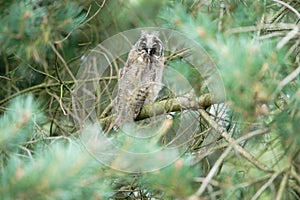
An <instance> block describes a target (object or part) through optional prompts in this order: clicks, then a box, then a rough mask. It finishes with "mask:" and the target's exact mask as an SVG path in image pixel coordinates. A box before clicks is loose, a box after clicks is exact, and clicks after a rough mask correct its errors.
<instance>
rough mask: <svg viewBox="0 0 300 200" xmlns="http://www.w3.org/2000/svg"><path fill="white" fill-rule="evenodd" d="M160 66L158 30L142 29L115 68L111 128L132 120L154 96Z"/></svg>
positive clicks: (159, 82) (159, 79)
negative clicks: (115, 88) (123, 62)
mask: <svg viewBox="0 0 300 200" xmlns="http://www.w3.org/2000/svg"><path fill="white" fill-rule="evenodd" d="M163 69H164V49H163V43H162V41H161V40H160V39H159V33H158V31H153V32H147V31H142V34H141V37H140V38H139V39H138V41H137V42H136V43H135V45H134V46H133V47H132V49H131V50H130V52H129V55H128V58H127V61H126V63H125V65H124V67H123V68H122V69H120V71H119V78H118V91H117V97H116V99H115V105H114V106H115V110H116V118H115V122H114V129H116V128H118V127H120V126H121V125H123V124H124V123H126V122H131V121H133V120H134V119H135V118H136V117H137V115H138V114H139V112H140V110H141V108H142V107H143V106H144V105H147V104H151V103H153V102H154V101H155V99H156V98H157V95H158V93H159V91H160V89H161V87H162V75H163Z"/></svg>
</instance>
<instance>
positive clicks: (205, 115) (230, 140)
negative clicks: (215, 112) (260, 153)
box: [199, 109, 273, 172]
mask: <svg viewBox="0 0 300 200" xmlns="http://www.w3.org/2000/svg"><path fill="white" fill-rule="evenodd" d="M199 112H200V115H201V116H202V117H203V118H204V119H205V120H206V121H207V122H208V123H209V124H210V125H211V127H212V128H213V129H215V130H216V131H218V132H219V133H220V135H221V136H222V137H223V138H224V139H225V140H226V141H227V142H228V143H229V144H230V145H232V146H233V148H234V149H235V150H236V151H237V152H238V153H240V154H241V156H243V157H244V158H245V159H246V160H248V161H249V162H250V163H252V164H253V165H254V166H256V167H257V168H259V169H261V170H263V171H265V172H273V171H272V170H270V169H268V167H267V166H265V165H264V164H262V163H260V162H259V161H258V160H256V158H255V157H254V156H252V155H251V154H250V153H249V152H248V151H246V150H245V149H243V148H242V147H241V146H240V145H239V144H237V143H236V141H235V140H234V139H233V138H232V137H231V136H230V135H229V134H228V133H227V131H225V130H222V129H221V128H220V127H219V125H218V124H217V123H216V122H215V121H214V120H212V119H211V118H210V116H209V114H208V113H207V112H206V111H205V110H203V109H200V110H199Z"/></svg>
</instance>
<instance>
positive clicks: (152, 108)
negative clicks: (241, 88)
mask: <svg viewBox="0 0 300 200" xmlns="http://www.w3.org/2000/svg"><path fill="white" fill-rule="evenodd" d="M215 103H221V101H219V100H216V99H215V98H214V96H213V95H212V94H203V95H201V96H200V97H198V98H192V97H177V98H171V99H167V100H162V101H158V102H155V103H153V104H149V105H146V106H144V107H143V108H142V109H141V111H140V113H139V115H138V116H137V118H136V120H137V121H138V120H143V119H146V118H150V117H153V116H157V115H162V114H166V113H170V112H178V111H182V110H199V109H200V108H207V107H209V106H211V105H212V104H215ZM113 119H114V115H110V116H108V117H105V118H101V119H99V122H100V124H101V125H102V126H103V127H106V126H107V125H109V124H110V123H111V122H112V121H113Z"/></svg>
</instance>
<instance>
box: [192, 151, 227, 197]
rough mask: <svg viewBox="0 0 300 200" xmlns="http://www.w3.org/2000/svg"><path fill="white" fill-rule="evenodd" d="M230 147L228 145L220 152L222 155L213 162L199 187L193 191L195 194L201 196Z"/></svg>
mask: <svg viewBox="0 0 300 200" xmlns="http://www.w3.org/2000/svg"><path fill="white" fill-rule="evenodd" d="M231 149H232V147H231V146H228V147H227V149H226V150H225V151H224V152H223V153H222V155H221V156H220V157H219V158H218V160H217V161H216V162H215V164H214V166H213V167H212V168H211V170H210V171H209V173H208V175H207V176H206V177H205V179H204V181H203V183H202V185H201V186H200V188H199V189H198V190H197V192H196V193H195V195H196V196H201V195H202V193H203V192H204V191H205V189H206V187H207V186H208V184H209V183H210V181H211V179H212V178H213V176H214V175H215V173H216V172H217V170H218V169H219V167H220V165H221V164H222V162H223V160H224V159H225V158H226V156H227V155H228V154H229V153H230V151H231Z"/></svg>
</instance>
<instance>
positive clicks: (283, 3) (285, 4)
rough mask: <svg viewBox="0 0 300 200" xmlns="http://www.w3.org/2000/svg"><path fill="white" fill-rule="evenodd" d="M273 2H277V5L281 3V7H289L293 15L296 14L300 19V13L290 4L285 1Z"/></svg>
mask: <svg viewBox="0 0 300 200" xmlns="http://www.w3.org/2000/svg"><path fill="white" fill-rule="evenodd" d="M273 1H274V2H276V3H279V4H281V5H283V6H285V7H287V8H288V9H290V10H291V11H292V12H293V13H295V14H296V15H297V17H298V18H299V19H300V13H299V12H298V11H297V10H296V9H295V8H294V7H292V6H291V5H290V4H288V3H285V2H283V1H280V0H273Z"/></svg>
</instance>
